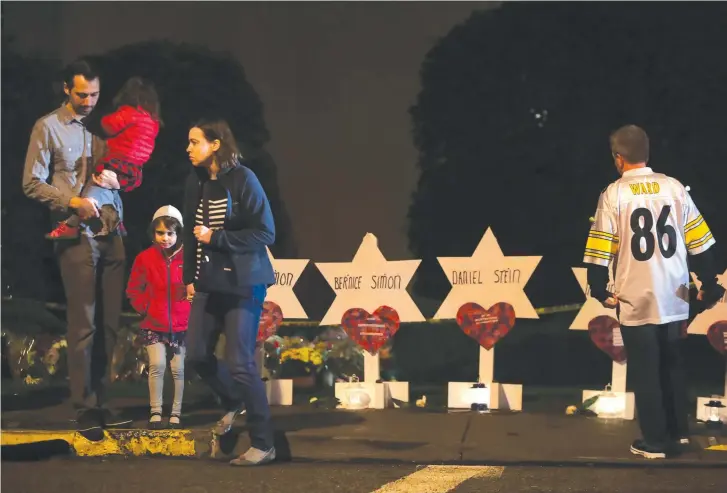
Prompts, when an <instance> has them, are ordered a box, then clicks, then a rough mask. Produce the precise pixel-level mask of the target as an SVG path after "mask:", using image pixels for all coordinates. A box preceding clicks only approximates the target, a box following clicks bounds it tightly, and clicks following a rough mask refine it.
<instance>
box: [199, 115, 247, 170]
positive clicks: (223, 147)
mask: <svg viewBox="0 0 727 493" xmlns="http://www.w3.org/2000/svg"><path fill="white" fill-rule="evenodd" d="M190 128H198V129H200V130H201V131H202V133H203V134H204V138H205V139H207V141H208V142H214V141H215V140H219V141H220V148H219V149H218V150H217V152H215V157H216V158H217V164H218V165H219V167H220V169H226V168H233V167H235V166H236V164H237V162H238V161H239V160H240V159H242V155H241V154H240V150H239V149H238V147H237V142H236V141H235V136H234V135H232V130H230V126H229V125H228V124H227V122H226V121H225V120H200V121H198V122H197V123H195V124H194V125H192V126H191V127H190Z"/></svg>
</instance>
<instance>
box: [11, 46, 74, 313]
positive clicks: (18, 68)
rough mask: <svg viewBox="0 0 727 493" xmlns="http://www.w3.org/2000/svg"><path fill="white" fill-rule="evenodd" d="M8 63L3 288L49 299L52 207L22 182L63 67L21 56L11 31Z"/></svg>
mask: <svg viewBox="0 0 727 493" xmlns="http://www.w3.org/2000/svg"><path fill="white" fill-rule="evenodd" d="M2 65H3V68H2V87H3V90H2V142H3V145H2V148H1V149H0V152H1V154H0V156H2V157H1V159H2V284H3V290H2V292H3V296H7V295H15V294H19V295H21V296H28V297H31V298H36V299H44V298H45V297H46V294H48V292H47V290H46V283H45V282H44V279H45V274H46V272H52V271H53V269H54V265H53V261H52V250H51V246H50V245H49V244H48V242H46V241H45V240H44V239H43V232H44V229H43V228H46V229H47V228H48V227H49V226H50V223H49V222H48V221H49V220H48V212H47V209H46V208H45V207H43V206H42V205H40V204H38V203H37V202H35V201H33V200H30V199H28V198H26V197H25V194H23V189H22V187H21V184H22V179H23V164H24V163H25V154H26V151H27V150H28V141H29V138H30V131H31V129H32V128H33V125H34V124H35V121H36V120H37V119H38V118H39V117H40V116H42V115H45V114H46V113H48V112H50V111H51V110H52V109H53V107H54V105H55V101H56V99H57V96H56V95H54V93H53V90H52V82H53V75H54V73H55V72H56V71H57V70H58V68H59V66H58V64H56V63H54V62H53V61H50V60H46V59H43V58H40V57H35V56H21V55H19V54H18V53H17V52H16V51H15V49H14V44H13V40H12V39H11V38H8V37H6V36H3V39H2ZM61 289H62V288H61Z"/></svg>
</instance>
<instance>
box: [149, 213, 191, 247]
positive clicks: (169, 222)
mask: <svg viewBox="0 0 727 493" xmlns="http://www.w3.org/2000/svg"><path fill="white" fill-rule="evenodd" d="M160 224H163V225H164V227H165V228H167V229H168V230H170V231H174V232H175V233H177V242H176V243H174V246H173V247H172V248H174V249H177V248H179V247H181V246H182V235H183V234H184V227H183V226H182V225H181V224H180V223H179V221H178V220H177V219H175V218H173V217H171V216H159V217H158V218H156V219H154V220H153V221H152V222H151V224H150V225H149V231H148V233H149V238H151V241H152V243H156V242H155V241H154V237H155V234H156V233H155V232H156V229H157V228H158V227H159V225H160Z"/></svg>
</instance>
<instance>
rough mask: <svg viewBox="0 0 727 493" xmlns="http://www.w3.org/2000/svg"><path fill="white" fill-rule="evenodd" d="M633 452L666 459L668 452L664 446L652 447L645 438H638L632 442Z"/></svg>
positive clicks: (650, 457) (647, 456)
mask: <svg viewBox="0 0 727 493" xmlns="http://www.w3.org/2000/svg"><path fill="white" fill-rule="evenodd" d="M631 453H632V454H636V455H641V456H643V457H645V458H647V459H666V452H664V449H663V448H660V447H652V446H651V445H649V444H648V443H646V442H645V441H643V440H636V441H635V442H634V443H632V444H631Z"/></svg>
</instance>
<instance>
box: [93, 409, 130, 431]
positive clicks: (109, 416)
mask: <svg viewBox="0 0 727 493" xmlns="http://www.w3.org/2000/svg"><path fill="white" fill-rule="evenodd" d="M100 412H101V423H102V426H103V427H104V428H123V427H124V426H129V425H130V424H131V423H132V420H131V419H127V418H122V417H121V416H119V414H118V413H116V412H114V411H112V410H110V409H105V408H101V409H100Z"/></svg>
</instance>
